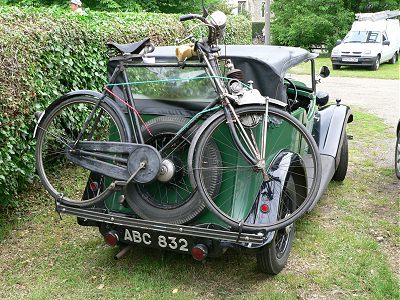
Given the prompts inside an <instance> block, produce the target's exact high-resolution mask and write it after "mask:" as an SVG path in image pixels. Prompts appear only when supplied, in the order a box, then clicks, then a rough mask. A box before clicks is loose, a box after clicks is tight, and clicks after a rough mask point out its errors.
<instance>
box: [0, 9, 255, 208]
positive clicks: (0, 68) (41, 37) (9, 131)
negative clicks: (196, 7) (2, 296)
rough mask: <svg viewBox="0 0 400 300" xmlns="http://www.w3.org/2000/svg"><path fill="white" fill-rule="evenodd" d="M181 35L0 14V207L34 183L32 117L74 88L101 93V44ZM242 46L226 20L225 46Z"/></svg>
mask: <svg viewBox="0 0 400 300" xmlns="http://www.w3.org/2000/svg"><path fill="white" fill-rule="evenodd" d="M184 34H185V31H184V28H183V26H182V25H181V23H180V22H179V21H178V16H177V15H167V14H151V13H140V14H138V13H100V12H90V13H89V15H88V16H78V15H74V14H70V13H67V12H66V11H64V10H60V9H50V10H49V9H47V10H33V9H29V10H21V9H18V8H16V7H0V83H1V84H0V166H1V167H0V207H1V206H6V205H10V204H14V205H15V204H16V203H12V199H13V197H12V196H13V195H14V194H15V193H16V192H18V191H19V190H20V189H21V188H24V187H26V185H27V184H29V182H30V181H31V180H32V178H33V177H34V174H35V170H34V145H35V142H34V139H33V130H34V126H35V119H34V112H35V111H38V110H44V108H45V107H47V106H48V105H49V104H50V103H51V102H52V101H54V100H55V99H56V98H57V97H59V96H60V95H62V94H64V93H66V92H68V91H71V90H74V89H96V90H101V87H102V86H103V84H104V83H105V82H106V64H107V58H108V53H107V49H106V47H105V43H106V42H107V41H111V40H112V41H116V42H119V43H124V42H132V41H137V40H140V39H143V38H145V37H148V36H149V37H151V39H152V40H153V42H154V43H155V44H156V45H167V44H170V45H173V44H174V41H175V39H176V38H181V37H183V36H184ZM250 42H251V24H250V22H249V21H248V20H246V19H245V18H243V17H234V18H230V19H229V23H228V26H227V37H226V43H228V44H246V43H250Z"/></svg>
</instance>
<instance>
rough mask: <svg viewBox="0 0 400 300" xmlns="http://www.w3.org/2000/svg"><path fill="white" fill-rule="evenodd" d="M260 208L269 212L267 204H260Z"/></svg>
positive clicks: (264, 211)
mask: <svg viewBox="0 0 400 300" xmlns="http://www.w3.org/2000/svg"><path fill="white" fill-rule="evenodd" d="M260 210H261V212H263V213H267V212H269V206H268V205H267V204H263V205H261V206H260Z"/></svg>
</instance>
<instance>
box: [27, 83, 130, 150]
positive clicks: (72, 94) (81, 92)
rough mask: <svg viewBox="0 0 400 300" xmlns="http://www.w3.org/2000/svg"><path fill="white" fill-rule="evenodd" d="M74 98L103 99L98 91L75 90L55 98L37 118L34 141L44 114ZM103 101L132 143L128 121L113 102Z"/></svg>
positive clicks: (107, 99)
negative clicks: (121, 123) (118, 118)
mask: <svg viewBox="0 0 400 300" xmlns="http://www.w3.org/2000/svg"><path fill="white" fill-rule="evenodd" d="M76 96H85V97H92V98H95V99H99V98H101V97H103V94H102V93H100V92H98V91H92V90H76V91H72V92H69V93H66V94H64V95H62V96H61V97H59V98H57V99H56V100H55V101H53V102H52V103H51V104H50V105H49V106H48V107H47V108H46V110H45V111H44V112H42V113H41V114H40V116H39V118H38V121H37V123H36V126H35V130H34V132H33V137H34V138H35V139H36V136H37V131H38V128H39V125H40V124H41V122H42V119H43V117H44V116H45V115H46V114H48V113H49V112H50V111H51V110H52V109H53V108H54V107H55V106H57V105H58V104H59V103H60V102H62V101H65V100H67V99H69V98H72V97H76ZM103 101H104V102H106V103H107V105H108V106H110V107H111V109H112V110H114V112H115V113H116V114H117V115H118V116H119V117H120V119H121V120H122V122H123V126H124V127H125V128H126V130H127V132H126V134H127V137H128V142H132V132H131V130H130V126H129V124H128V121H127V119H126V117H125V115H124V113H123V112H122V111H121V109H120V108H119V107H118V105H117V104H116V103H115V102H114V101H113V100H111V99H110V98H108V97H105V98H104V100H103Z"/></svg>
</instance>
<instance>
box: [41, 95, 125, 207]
mask: <svg viewBox="0 0 400 300" xmlns="http://www.w3.org/2000/svg"><path fill="white" fill-rule="evenodd" d="M97 100H98V99H95V98H92V97H88V96H75V97H72V98H67V99H60V100H57V101H55V102H54V103H52V104H51V105H50V106H49V108H48V109H46V111H45V114H44V116H43V117H42V119H41V120H40V122H39V124H38V128H37V130H38V131H37V135H36V153H35V157H36V169H37V173H38V175H39V177H40V180H41V181H42V183H43V186H44V187H45V189H46V190H47V191H48V192H49V193H50V195H51V196H52V197H54V198H56V199H58V200H59V201H61V202H63V203H65V204H68V205H73V206H78V207H85V206H92V205H93V204H95V203H97V202H100V201H103V200H104V199H105V198H106V197H108V196H109V195H110V193H111V192H110V191H105V189H106V187H108V186H109V185H110V184H111V183H112V181H113V180H112V179H111V178H107V177H105V176H102V175H100V174H97V173H93V172H90V171H89V170H87V169H84V168H83V167H80V166H77V165H76V164H74V163H72V162H71V161H70V160H68V159H67V158H66V156H65V152H66V150H67V148H68V147H69V146H68V145H70V144H71V143H73V142H75V141H76V138H77V136H78V134H79V133H80V132H81V129H82V126H83V124H84V122H85V120H86V117H87V116H89V114H90V113H91V111H92V110H93V108H94V106H95V104H96V102H97ZM122 117H123V116H121V115H120V114H118V113H117V112H116V111H115V109H114V108H112V107H111V106H110V105H108V104H107V103H105V102H101V103H100V105H99V107H98V108H97V110H96V113H95V117H94V118H92V122H90V124H88V127H87V129H86V130H85V132H84V134H83V136H82V138H81V139H80V141H89V140H90V141H109V140H110V136H111V137H112V140H113V141H120V142H127V141H128V138H127V133H126V131H125V130H126V128H124V126H123V124H124V123H123V120H122V119H121V118H122ZM96 118H98V119H97V120H96ZM94 120H96V122H95V121H94ZM90 186H91V187H92V188H91V189H89V188H88V187H90Z"/></svg>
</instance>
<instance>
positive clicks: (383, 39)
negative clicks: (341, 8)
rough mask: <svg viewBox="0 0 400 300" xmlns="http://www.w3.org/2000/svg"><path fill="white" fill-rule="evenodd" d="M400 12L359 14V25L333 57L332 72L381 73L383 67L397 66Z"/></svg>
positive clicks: (356, 23) (352, 27)
mask: <svg viewBox="0 0 400 300" xmlns="http://www.w3.org/2000/svg"><path fill="white" fill-rule="evenodd" d="M398 16H400V11H398V10H396V11H382V12H377V13H360V14H356V21H355V22H354V23H353V25H352V26H351V30H350V31H349V32H348V33H347V35H346V37H345V38H344V39H343V40H338V41H337V43H336V47H335V48H333V50H332V54H331V61H332V68H333V69H334V70H338V69H340V67H341V66H369V67H371V69H372V70H378V68H379V66H380V64H381V63H384V62H387V61H388V62H390V63H392V64H394V63H396V61H398V58H399V50H400V24H399V20H398V19H397V18H398Z"/></svg>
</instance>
